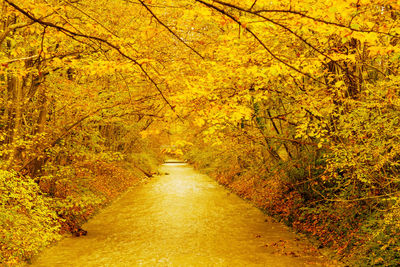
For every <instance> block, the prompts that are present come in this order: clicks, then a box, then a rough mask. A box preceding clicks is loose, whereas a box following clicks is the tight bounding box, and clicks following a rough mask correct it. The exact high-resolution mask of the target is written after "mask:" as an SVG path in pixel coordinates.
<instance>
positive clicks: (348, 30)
mask: <svg viewBox="0 0 400 267" xmlns="http://www.w3.org/2000/svg"><path fill="white" fill-rule="evenodd" d="M0 3H1V11H0V12H1V20H0V23H1V27H0V170H1V174H0V175H1V176H0V178H1V180H0V193H1V198H0V199H1V202H0V204H1V206H0V214H1V217H0V219H1V221H0V225H1V226H2V228H0V229H2V230H1V231H0V237H1V239H0V240H5V241H0V250H1V254H0V255H1V257H2V258H0V259H1V260H2V261H5V262H7V263H9V264H12V263H15V262H17V261H19V260H21V259H28V258H30V257H31V256H32V255H33V254H35V253H36V252H37V251H38V250H39V249H40V248H42V247H43V246H45V245H46V244H47V243H50V242H51V240H54V239H57V232H58V230H59V229H60V228H62V227H64V228H67V226H66V224H64V225H63V224H62V223H60V220H61V221H62V220H69V221H71V220H72V221H75V222H76V224H77V225H79V224H80V223H81V222H82V221H83V220H84V219H85V218H86V217H87V216H89V215H88V214H91V213H92V211H93V210H94V209H95V207H97V206H98V205H100V203H104V202H103V200H104V199H111V198H112V197H114V196H115V195H117V194H118V193H119V192H121V191H122V190H123V189H125V188H126V187H128V186H130V185H132V184H133V183H134V182H135V181H136V180H137V178H135V177H138V176H141V175H142V176H143V175H144V176H146V175H147V176H148V174H149V173H150V172H151V171H150V169H151V165H152V164H153V165H154V163H155V162H156V161H157V159H158V157H159V155H158V154H159V152H160V151H168V152H169V153H174V154H175V155H182V154H185V155H184V156H185V157H186V158H188V159H189V160H191V161H192V162H194V163H195V164H196V165H197V166H198V167H199V168H201V169H203V170H204V171H207V172H209V173H210V174H212V175H213V176H214V177H216V179H218V180H219V181H220V182H221V183H222V184H225V185H226V186H228V187H230V188H231V189H232V190H234V191H235V192H237V193H238V194H240V195H242V196H243V197H245V198H248V199H251V200H252V201H253V202H254V203H256V204H257V205H258V206H259V207H261V208H263V209H265V210H266V211H267V212H269V213H270V214H271V215H274V216H276V217H277V218H280V219H282V220H284V221H286V222H287V223H288V224H290V225H291V226H293V228H295V229H297V230H299V231H302V232H305V233H308V234H310V235H311V236H314V237H315V238H316V239H318V240H319V242H320V246H321V247H331V248H333V249H334V250H335V251H336V252H337V253H338V254H339V255H340V257H344V258H351V257H352V256H353V258H355V259H356V260H355V262H356V263H354V262H353V263H354V264H361V265H367V266H369V265H385V264H386V265H395V264H396V263H398V262H399V261H400V259H399V256H398V255H399V250H400V243H399V240H400V239H399V234H400V226H399V225H400V200H399V197H400V196H399V189H400V185H399V170H400V167H399V164H400V145H399V138H400V130H399V129H400V127H399V123H400V121H399V118H400V109H399V106H400V99H399V85H400V78H399V75H398V72H399V59H400V47H399V45H400V37H399V36H400V25H399V19H400V6H399V3H398V1H395V0H374V1H370V0H359V1H357V0H352V1H350V0H349V1H347V0H340V1H333V0H323V1H316V0H305V1H303V0H302V1H300V0H297V1H289V0H287V1H286V0H284V1H254V0H252V1H243V0H242V1H236V0H230V1H220V0H218V1H208V0H192V1H188V0H178V1H158V0H146V1H142V0H138V1H131V0H127V1H121V0H111V1H109V0H107V1H105V0H100V1H89V0H77V1H55V0H35V1H34V0H3V1H0ZM127 162H128V163H130V165H129V164H127ZM134 166H135V167H136V168H135V167H134ZM132 171H133V172H134V173H135V174H134V175H131V174H130V173H132ZM139 173H140V174H139ZM127 177H128V178H127ZM129 177H130V178H129ZM131 178H132V179H131ZM10 188H14V189H15V190H17V189H18V188H21V190H17V192H18V193H15V194H14V195H13V194H12V193H10V192H11V191H10V190H11V189H10ZM14 189H13V190H14ZM31 198H33V199H35V201H38V204H37V205H36V206H35V207H36V209H37V210H36V209H32V208H29V207H28V206H29V205H28V204H27V203H26V201H25V200H26V199H31ZM20 199H21V202H20ZM24 201H25V202H24ZM27 205H28V206H27ZM27 207H28V208H27ZM10 210H12V214H10ZM4 214H5V215H4ZM3 215H4V216H3ZM47 215H49V216H47ZM13 216H14V217H15V216H17V217H18V218H20V219H21V221H18V220H16V221H15V223H14V224H13V223H10V222H11V218H14V217H13ZM43 216H47V221H43V220H44V219H43ZM26 220H28V223H29V224H33V225H36V226H37V228H32V229H37V230H36V231H37V232H44V233H45V234H46V237H48V238H45V239H43V240H40V241H39V240H37V239H36V238H34V236H33V237H32V238H33V239H32V240H33V241H32V240H28V241H26V242H25V241H23V243H18V244H17V243H16V242H17V241H18V240H25V239H24V238H26V237H25V236H19V232H18V231H16V232H15V233H16V234H15V235H14V236H13V235H10V232H12V231H14V229H18V228H19V227H21V225H25V224H24V223H23V222H22V221H24V222H25V221H26ZM75 222H74V223H75ZM74 223H72V224H74ZM68 225H71V223H70V224H68ZM72 228H74V227H72ZM3 229H4V230H3ZM21 229H23V228H21ZM21 235H22V232H21ZM34 240H36V241H35V242H34ZM18 242H22V241H18ZM21 244H23V245H22V249H21V250H18V251H17V250H13V248H16V247H21ZM35 244H36V245H35Z"/></svg>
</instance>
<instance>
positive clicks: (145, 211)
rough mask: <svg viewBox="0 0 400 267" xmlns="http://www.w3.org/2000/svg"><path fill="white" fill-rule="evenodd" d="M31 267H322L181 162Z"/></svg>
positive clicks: (305, 248)
mask: <svg viewBox="0 0 400 267" xmlns="http://www.w3.org/2000/svg"><path fill="white" fill-rule="evenodd" d="M160 172H162V173H168V174H169V175H163V176H159V177H155V178H154V179H152V180H151V181H150V182H149V183H147V184H143V185H140V186H138V187H136V188H132V189H131V190H129V191H128V192H127V193H126V194H124V195H123V196H122V197H121V198H120V199H118V200H117V201H115V202H114V203H113V204H112V205H110V206H108V207H107V208H105V209H104V210H103V211H102V212H101V213H99V214H98V215H97V216H95V217H94V218H93V219H92V220H90V221H89V222H88V223H87V224H85V225H84V229H86V230H88V235H87V236H85V237H80V238H65V239H63V240H61V241H60V242H59V243H58V244H57V245H56V246H54V247H51V248H49V249H47V250H45V251H44V252H43V253H42V254H41V255H40V256H39V257H38V258H37V259H36V260H35V261H34V264H33V266H294V265H296V266H310V265H312V266H327V264H326V263H325V262H326V260H325V259H324V258H323V257H322V256H320V255H319V254H318V252H316V251H315V250H313V249H312V247H310V246H309V244H308V243H307V242H306V241H299V238H297V237H296V235H295V234H293V233H292V232H290V231H289V230H288V229H287V228H286V227H285V226H283V225H281V224H278V223H273V222H266V220H267V221H270V220H269V219H268V217H267V216H266V215H264V214H263V213H262V212H261V211H259V210H258V209H256V208H254V207H253V206H251V204H249V203H247V202H246V201H244V200H242V199H240V198H239V197H237V196H235V195H234V194H227V191H226V190H225V189H224V188H223V187H221V186H219V185H218V184H217V183H216V182H215V181H214V180H212V179H211V178H209V177H207V176H205V175H202V174H199V173H197V172H196V171H194V170H193V169H192V168H191V167H190V166H189V165H188V164H186V163H182V162H166V163H164V164H163V165H162V166H161V169H160Z"/></svg>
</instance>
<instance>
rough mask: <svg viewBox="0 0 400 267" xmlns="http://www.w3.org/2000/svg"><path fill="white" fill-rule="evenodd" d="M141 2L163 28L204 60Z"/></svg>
mask: <svg viewBox="0 0 400 267" xmlns="http://www.w3.org/2000/svg"><path fill="white" fill-rule="evenodd" d="M139 2H140V3H141V4H142V6H144V8H146V10H147V11H148V12H149V13H150V14H151V15H152V16H153V18H155V20H157V22H158V23H160V24H161V26H163V27H164V28H166V29H167V30H168V31H169V32H170V33H171V34H172V35H173V36H175V37H176V39H178V41H179V42H181V43H182V44H184V45H185V46H186V47H187V48H189V49H190V50H192V51H193V52H194V53H195V54H196V55H198V56H199V57H201V58H202V59H204V57H203V56H202V55H201V54H200V53H199V52H197V51H196V50H195V49H194V48H193V47H191V46H190V45H188V44H187V43H186V42H185V41H183V40H182V39H181V38H180V37H179V36H178V35H177V34H176V33H175V32H174V31H172V30H171V29H170V28H169V27H168V26H167V25H165V23H163V22H162V21H161V20H160V19H159V18H158V17H157V16H156V15H155V14H154V12H153V11H152V10H151V9H150V8H149V7H148V6H147V5H146V4H145V3H144V2H143V1H142V0H139Z"/></svg>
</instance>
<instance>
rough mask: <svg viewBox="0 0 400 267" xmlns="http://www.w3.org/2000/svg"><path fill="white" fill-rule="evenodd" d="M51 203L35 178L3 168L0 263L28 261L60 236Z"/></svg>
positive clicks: (0, 193) (1, 175)
mask: <svg viewBox="0 0 400 267" xmlns="http://www.w3.org/2000/svg"><path fill="white" fill-rule="evenodd" d="M49 203H50V202H49V201H48V199H47V198H46V197H45V196H43V195H42V194H41V193H40V190H39V187H38V186H37V184H36V183H34V182H33V181H32V180H30V179H28V178H25V177H20V176H19V175H18V174H17V173H15V172H10V171H4V170H0V262H3V263H5V264H7V265H13V264H16V263H17V262H18V261H20V260H27V259H29V258H30V257H32V256H33V255H34V254H35V253H37V252H38V251H39V250H40V249H41V248H43V247H44V246H46V245H48V244H49V243H51V242H52V241H54V240H57V239H58V238H59V237H60V235H59V234H58V232H59V223H58V220H57V215H56V213H55V212H54V211H52V210H51V209H50V207H49Z"/></svg>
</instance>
